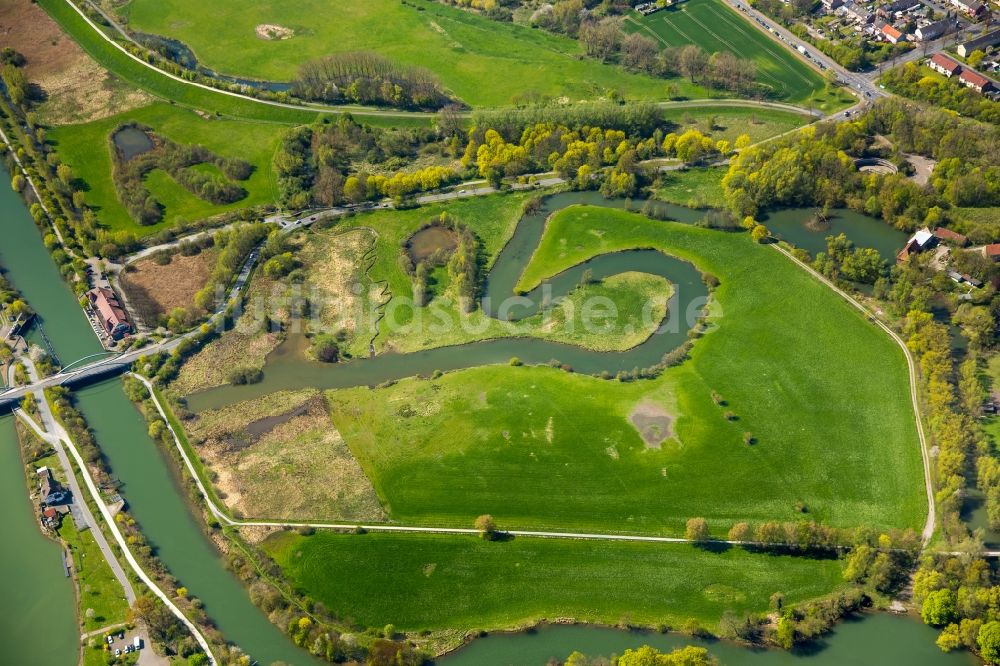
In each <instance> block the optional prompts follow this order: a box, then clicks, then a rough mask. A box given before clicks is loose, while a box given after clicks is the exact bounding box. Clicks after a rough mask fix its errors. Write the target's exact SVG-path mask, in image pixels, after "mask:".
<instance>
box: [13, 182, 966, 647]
mask: <svg viewBox="0 0 1000 666" xmlns="http://www.w3.org/2000/svg"><path fill="white" fill-rule="evenodd" d="M0 176H6V174H0ZM845 226H848V227H849V226H850V225H845ZM847 230H848V231H850V229H847ZM527 231H532V230H531V229H527ZM0 232H2V235H0V264H2V266H3V267H4V269H5V270H6V271H7V272H8V273H7V274H8V277H9V278H10V279H11V280H12V281H13V282H14V284H15V285H17V287H18V288H19V289H20V290H21V291H22V292H23V293H24V294H25V296H26V297H27V299H28V300H29V302H30V304H31V306H32V307H33V308H34V309H35V310H36V311H37V312H38V313H39V314H40V316H41V319H42V322H43V323H44V324H45V331H46V333H47V334H48V337H49V339H50V340H51V342H52V345H53V347H54V348H55V351H56V353H57V354H58V355H59V356H60V360H63V361H64V362H67V363H68V362H69V361H72V360H74V359H76V358H79V357H82V356H86V355H87V354H91V353H94V352H96V351H98V350H99V349H100V346H99V345H98V343H97V340H96V338H95V337H94V334H93V332H92V331H91V330H90V326H89V324H88V323H87V321H86V319H85V318H84V317H83V315H82V314H81V312H80V309H79V307H78V306H77V305H76V303H75V298H74V297H73V294H72V292H71V291H70V290H69V288H68V287H66V285H65V283H64V282H63V281H62V279H61V278H60V276H59V274H58V271H57V270H55V267H54V264H53V263H52V262H51V259H50V258H49V256H48V253H47V252H46V251H45V249H44V247H43V245H42V242H41V237H40V235H39V233H38V230H37V228H36V227H35V225H34V223H33V221H32V220H31V218H30V216H28V214H27V211H26V210H25V207H24V205H23V203H22V202H21V201H20V199H18V198H17V197H16V196H15V195H13V193H12V192H10V191H9V190H8V189H7V188H0ZM519 232H520V229H519ZM532 233H534V231H532ZM538 233H539V234H540V229H539V230H538ZM849 235H851V234H850V233H849ZM854 240H855V242H856V243H858V244H859V245H864V243H863V242H862V241H863V239H858V238H854ZM520 241H526V247H527V246H530V247H533V245H531V243H530V241H531V238H530V237H529V236H525V237H524V238H520V239H519V242H520ZM517 248H518V245H517V243H515V242H514V241H513V240H512V243H511V245H510V246H509V250H505V251H511V252H515V251H517V252H520V251H523V250H518V249H517ZM880 249H881V248H880ZM608 256H610V257H613V256H614V255H608ZM660 256H661V257H662V255H660ZM630 260H640V261H644V260H643V259H640V257H639V256H638V255H636V256H631V257H630ZM498 263H499V262H498ZM677 264H679V265H680V267H679V268H678V267H677V266H674V267H673V268H671V269H670V270H671V271H672V272H671V273H670V275H669V279H671V280H679V279H692V280H695V281H696V282H692V283H691V284H692V285H693V286H696V283H697V284H700V279H698V275H697V272H696V271H694V270H693V268H690V267H689V265H688V264H684V263H683V262H677ZM512 265H514V264H512ZM629 266H630V267H633V268H634V266H635V264H634V263H633V262H631V261H630V263H629ZM685 267H687V268H690V271H692V272H691V273H688V274H687V275H684V273H683V272H684V270H686V268H685ZM598 268H600V270H602V271H605V270H606V271H609V272H606V273H604V274H613V273H614V272H618V271H619V270H621V269H620V268H619V267H618V266H616V265H615V264H614V263H611V264H609V265H608V266H606V267H597V266H595V267H594V272H595V276H599V273H598V270H597V269H598ZM579 270H580V271H582V270H583V269H582V268H580V269H579ZM673 271H678V272H673ZM493 277H495V278H497V281H496V284H497V285H499V286H501V287H504V288H508V286H506V285H512V284H513V282H508V280H509V278H502V276H501V275H500V274H497V275H495V276H493ZM501 278H502V279H501ZM578 278H579V275H576V274H573V275H567V276H566V277H565V279H566V280H567V281H568V282H567V283H571V282H573V281H574V280H578ZM515 279H516V276H515ZM681 335H683V334H681ZM675 344H676V342H675ZM517 353H518V354H519V355H521V356H525V355H524V354H523V352H521V351H520V350H519V351H518V352H517ZM545 354H549V352H548V350H547V351H546V352H545ZM512 355H514V354H513V353H511V352H510V351H508V350H506V349H503V350H500V351H499V358H498V360H501V361H505V360H506V359H507V358H508V357H509V356H512ZM550 357H551V354H550V355H547V356H544V358H542V359H541V360H547V359H548V358H550ZM558 357H559V358H560V360H563V361H564V362H570V363H572V360H571V359H570V358H569V357H567V356H565V354H560V355H558ZM655 358H659V350H657V354H656V356H655ZM376 360H377V359H376ZM526 360H527V359H526ZM481 362H493V361H486V360H483V361H481ZM634 364H635V363H633V362H631V361H630V362H629V365H628V367H631V365H634ZM640 365H641V363H640ZM437 367H441V368H442V369H445V368H446V367H447V366H446V365H445V364H443V363H439V364H437ZM366 379H367V380H368V381H365V382H363V383H369V382H371V383H377V381H380V380H379V379H377V378H370V377H366ZM78 396H79V404H80V407H81V409H82V410H83V412H84V414H85V416H86V417H87V420H88V421H89V423H90V424H91V426H92V427H93V429H94V431H95V433H96V435H97V441H98V443H99V444H100V446H101V448H102V450H103V451H104V453H105V454H106V456H107V457H108V460H109V463H110V465H111V467H112V469H113V470H114V473H115V475H116V476H117V477H118V478H120V479H121V481H122V482H123V483H124V486H123V488H122V493H123V495H124V497H125V498H126V500H127V501H128V503H129V505H130V509H131V511H132V513H133V515H134V516H135V517H136V519H137V520H138V522H139V523H140V525H141V527H142V529H143V532H144V533H145V534H146V535H147V537H148V539H149V540H150V542H151V543H152V544H153V545H154V546H155V547H156V549H157V552H158V555H159V556H160V558H161V560H162V561H163V562H164V564H165V565H166V566H167V567H168V568H169V569H170V571H171V572H172V573H173V574H174V575H175V576H176V577H177V578H178V579H179V580H180V581H181V583H182V584H183V585H185V586H186V587H188V589H189V590H190V593H191V594H192V595H194V596H197V597H198V598H200V599H201V600H202V601H203V602H204V603H205V609H206V611H207V613H208V614H209V616H210V617H211V618H212V619H213V621H214V622H215V623H216V624H217V625H218V626H219V628H220V629H221V630H222V631H223V633H224V634H225V635H226V637H227V638H228V639H229V640H232V641H233V642H235V643H236V644H238V645H240V646H241V647H242V648H243V649H244V650H245V651H246V652H247V653H248V654H250V655H251V656H252V657H253V658H255V659H257V660H259V661H260V663H261V664H268V663H271V662H273V661H277V660H281V661H284V662H286V663H288V664H292V665H301V664H312V663H314V660H313V659H312V658H311V657H309V656H308V655H307V654H306V653H305V652H304V651H302V650H300V649H299V648H297V647H295V646H294V645H293V644H292V643H291V641H289V640H288V639H287V638H286V637H285V636H284V635H283V634H282V632H281V631H279V630H278V629H277V628H276V627H274V626H273V625H271V624H270V622H268V621H267V619H266V618H265V617H264V616H263V614H261V613H260V612H259V611H258V610H257V609H256V608H255V607H254V606H253V605H252V604H251V602H250V599H249V596H248V594H247V593H246V591H245V590H244V589H243V587H242V586H241V585H240V583H239V582H238V581H237V580H236V579H235V577H233V576H232V575H231V574H230V573H229V572H228V571H227V570H226V569H225V567H224V565H223V562H222V558H221V557H220V555H219V553H218V552H217V551H216V550H215V548H214V546H213V545H212V544H211V542H210V541H209V540H208V539H207V538H206V537H205V535H204V534H203V532H202V529H201V526H200V525H199V524H198V522H197V521H198V520H200V518H196V517H195V516H194V515H193V514H192V513H191V511H190V510H189V507H188V505H187V503H186V499H185V498H184V496H183V494H182V491H181V489H180V487H179V485H178V483H177V479H176V477H175V476H174V472H173V468H172V465H171V463H170V462H169V461H168V460H167V459H166V457H165V456H164V455H163V454H162V453H161V451H160V450H159V449H158V448H157V446H156V445H155V444H154V443H153V442H152V441H151V440H150V439H149V437H148V435H147V434H146V427H145V424H144V422H143V420H142V418H141V416H140V415H139V414H138V412H137V411H136V410H135V408H134V407H133V406H132V405H131V404H130V403H129V402H128V400H127V399H126V397H125V395H124V393H123V391H122V388H121V384H120V382H119V381H117V380H112V381H107V382H104V383H102V384H99V385H95V386H92V387H89V388H86V389H83V390H81V391H79V392H78ZM0 447H2V451H0V492H2V493H5V495H6V496H5V497H4V499H5V500H6V501H5V502H4V506H5V507H6V510H5V511H4V512H3V514H2V523H0V526H2V528H3V531H4V534H5V536H6V537H7V538H5V539H4V545H3V546H0V589H3V590H4V595H5V597H4V598H5V604H6V606H5V612H4V613H3V614H2V616H0V640H3V644H4V646H5V647H4V649H5V653H4V659H3V661H4V663H32V664H40V665H42V666H48V665H49V664H51V665H52V666H63V665H65V664H72V663H73V662H74V661H75V655H76V654H77V647H76V646H77V633H76V632H77V627H76V624H75V622H74V620H73V607H74V605H75V604H74V600H73V593H72V588H71V586H70V584H69V581H68V580H67V579H66V578H65V576H64V574H63V570H62V567H61V564H60V559H59V558H60V553H59V549H58V548H57V547H56V546H55V545H54V544H52V543H51V542H48V541H47V540H45V539H44V538H43V537H42V536H41V534H40V533H39V532H38V528H37V525H36V523H35V519H34V516H33V512H32V510H31V507H30V506H29V503H28V501H27V498H26V493H25V487H24V481H23V476H22V474H21V464H20V460H19V457H18V455H17V449H16V440H15V438H14V433H13V422H12V417H5V418H3V419H0ZM373 593H374V592H373ZM933 639H934V632H933V631H932V630H930V629H928V628H926V627H924V626H922V625H921V624H919V623H918V622H915V621H913V620H912V619H909V618H897V617H892V616H888V615H884V614H878V615H871V616H867V617H865V619H862V620H858V621H850V622H846V623H844V624H843V625H841V626H840V627H838V628H837V630H836V631H835V632H834V633H833V634H831V635H830V636H829V637H828V638H827V639H826V640H825V641H823V642H822V643H820V644H819V645H817V646H816V647H815V648H813V649H810V650H808V651H805V652H801V653H786V652H778V651H759V650H746V649H743V648H740V647H737V646H734V645H731V644H728V643H723V642H713V643H711V644H708V647H709V648H710V649H711V651H712V652H713V653H714V654H716V655H717V656H718V657H720V659H721V660H722V661H723V663H725V664H737V665H744V664H745V665H746V666H795V665H797V664H801V666H834V665H853V664H859V665H860V664H885V663H900V664H904V663H905V664H912V665H913V666H967V665H969V664H972V663H974V660H973V659H972V658H971V657H970V656H969V655H967V654H964V653H959V654H951V655H946V654H944V653H942V652H940V651H939V650H938V649H937V648H936V647H935V646H934V644H933ZM690 642H692V641H691V639H687V638H685V637H680V636H676V635H672V634H667V635H661V634H644V633H636V632H624V631H618V630H614V629H607V628H600V627H548V628H542V629H540V630H538V631H536V632H531V633H524V634H498V635H495V636H490V637H487V638H484V639H480V640H477V641H475V642H473V643H472V644H471V645H470V646H468V647H466V648H464V649H462V650H459V651H458V652H456V653H454V654H453V655H450V656H448V657H445V658H442V659H440V660H439V662H440V663H441V664H443V665H445V666H464V665H465V664H469V665H472V664H476V665H477V666H506V665H508V664H510V665H517V666H536V665H537V666H543V664H545V663H546V661H547V660H548V659H549V658H550V657H559V658H565V657H566V656H567V655H568V654H569V653H570V652H572V651H573V650H580V651H582V652H585V653H588V654H592V655H609V654H612V653H620V652H621V651H622V650H624V649H626V648H627V647H633V646H638V645H642V644H645V643H648V644H651V645H655V646H657V647H660V648H664V649H667V648H672V647H676V646H678V645H684V644H688V643H690Z"/></svg>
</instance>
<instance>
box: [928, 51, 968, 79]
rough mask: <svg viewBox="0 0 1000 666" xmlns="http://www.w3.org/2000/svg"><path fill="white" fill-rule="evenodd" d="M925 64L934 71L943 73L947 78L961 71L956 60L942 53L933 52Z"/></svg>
mask: <svg viewBox="0 0 1000 666" xmlns="http://www.w3.org/2000/svg"><path fill="white" fill-rule="evenodd" d="M927 66H928V67H930V68H931V69H933V70H934V71H935V72H940V73H941V74H944V75H945V76H947V77H948V78H949V79H950V78H951V77H953V76H954V75H955V74H958V73H959V72H961V71H962V66H961V65H960V64H958V62H957V61H955V60H952V59H951V58H949V57H948V56H946V55H945V54H943V53H935V54H934V55H932V56H931V59H930V60H928V61H927Z"/></svg>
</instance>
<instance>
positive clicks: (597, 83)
mask: <svg viewBox="0 0 1000 666" xmlns="http://www.w3.org/2000/svg"><path fill="white" fill-rule="evenodd" d="M123 13H124V14H125V15H126V16H127V18H128V21H129V24H130V25H131V27H132V28H133V29H136V30H141V31H143V32H147V33H154V34H160V35H166V36H168V37H172V38H174V39H178V40H180V41H182V42H184V43H185V44H187V45H188V46H189V47H190V48H191V49H192V50H193V51H194V52H195V54H196V55H197V57H198V58H199V60H200V61H201V62H202V64H204V65H206V66H207V67H210V68H212V69H214V70H216V71H219V72H222V73H225V74H232V75H239V76H249V77H255V78H262V79H267V80H273V81H288V80H290V79H292V78H293V77H294V76H295V75H296V72H297V71H298V68H299V66H300V65H301V64H302V63H304V62H306V61H308V60H311V59H314V58H319V57H322V56H325V55H329V54H331V53H333V52H343V51H359V50H368V51H376V52H378V53H380V54H382V55H385V56H387V57H389V58H392V59H393V60H395V61H398V62H400V63H405V64H408V65H416V66H421V67H426V68H427V69H430V70H431V71H432V72H434V73H435V74H437V76H438V77H439V78H440V80H441V82H442V83H443V85H444V86H445V87H446V88H448V89H450V90H451V92H452V93H453V94H455V95H456V96H458V97H459V98H461V99H462V100H464V101H465V102H466V103H468V104H470V105H472V106H499V105H505V104H509V103H510V102H511V100H512V98H514V97H515V96H519V95H523V94H525V93H528V92H532V93H538V94H541V95H548V96H553V97H560V96H566V97H568V98H570V99H571V100H576V99H595V98H597V97H601V96H604V95H605V93H607V92H608V91H609V90H614V91H618V92H620V93H622V94H623V95H624V96H625V97H628V98H632V99H667V98H668V97H669V96H670V94H669V92H668V89H669V87H670V86H671V85H676V86H678V87H679V94H680V95H682V96H684V97H692V98H693V97H704V96H705V92H704V90H703V89H702V88H700V87H699V86H695V85H692V84H691V83H689V82H687V81H685V80H683V79H680V78H677V79H672V80H670V81H665V80H663V79H656V78H652V77H649V76H643V75H639V74H631V73H627V72H625V71H623V70H622V69H621V68H619V67H616V66H613V65H605V64H602V63H600V62H597V61H596V60H591V59H586V58H579V56H580V55H581V53H582V48H581V46H580V45H579V44H578V43H577V42H576V41H575V40H572V39H569V38H567V37H563V36H559V35H555V34H550V33H546V32H544V31H542V30H532V29H531V28H528V27H525V26H520V25H515V24H512V23H504V22H497V21H491V20H489V19H487V18H485V17H482V16H479V15H477V14H475V13H472V12H467V11H463V10H460V9H456V8H453V7H448V6H445V5H442V4H440V3H438V2H434V1H429V0H413V2H407V3H400V2H397V1H396V0H367V1H366V2H364V3H334V4H331V3H329V2H326V1H324V0H300V1H299V2H271V3H252V4H249V5H248V4H247V3H245V2H239V1H238V0H222V1H220V2H215V3H210V4H206V3H203V2H197V1H195V0H167V1H165V2H164V1H161V0H134V1H133V2H132V3H130V4H129V5H127V6H126V7H125V8H124V9H123ZM262 24H277V25H280V26H282V27H285V28H290V29H291V30H292V32H293V36H292V37H290V38H288V39H274V40H267V39H260V38H258V37H257V36H256V32H255V29H256V27H257V26H258V25H262ZM484 81H489V82H490V84H489V85H483V82H484Z"/></svg>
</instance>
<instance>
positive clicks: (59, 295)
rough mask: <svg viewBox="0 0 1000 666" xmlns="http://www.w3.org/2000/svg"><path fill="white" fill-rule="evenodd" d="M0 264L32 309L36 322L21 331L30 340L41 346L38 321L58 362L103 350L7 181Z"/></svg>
mask: <svg viewBox="0 0 1000 666" xmlns="http://www.w3.org/2000/svg"><path fill="white" fill-rule="evenodd" d="M0 178H2V180H3V182H4V183H8V182H10V174H8V173H7V171H6V170H5V169H4V168H3V167H2V166H0ZM0 267H2V269H3V271H4V273H5V275H6V276H7V279H9V280H10V281H11V282H12V283H13V284H14V286H15V287H17V289H18V290H19V291H20V292H21V293H22V294H23V295H24V298H25V300H26V301H28V304H29V305H30V306H31V307H32V309H33V310H34V311H35V312H36V313H37V318H36V325H35V326H34V327H33V328H32V330H31V332H29V334H28V335H27V336H26V337H27V338H28V339H29V340H30V341H32V342H37V343H38V344H40V345H42V346H44V344H43V343H42V340H41V337H40V334H39V332H38V324H41V326H42V327H43V329H44V331H45V335H47V336H48V339H49V340H50V341H51V343H52V347H53V348H54V349H55V352H56V355H57V356H58V357H59V360H60V361H61V362H62V364H63V365H68V364H69V363H72V362H73V361H75V360H77V359H80V358H83V357H84V356H87V355H89V354H96V353H97V352H99V351H101V350H102V348H101V343H100V342H99V341H98V340H97V335H95V334H94V331H93V329H91V328H90V323H89V322H88V321H87V318H86V317H85V316H84V314H83V310H82V309H80V305H79V304H78V303H77V299H76V297H75V296H74V295H73V292H72V290H71V289H70V288H69V285H67V284H66V282H65V281H64V280H63V279H62V276H61V275H60V274H59V270H58V269H57V268H56V265H55V262H53V261H52V257H50V256H49V253H48V251H47V250H46V249H45V246H44V245H43V244H42V236H41V233H40V231H39V229H38V227H37V226H35V221H34V220H33V219H32V218H31V215H29V214H28V209H27V208H25V206H24V201H22V200H21V198H20V196H19V195H18V194H17V193H16V192H14V191H13V190H12V189H11V188H10V187H7V186H6V185H4V186H3V187H0Z"/></svg>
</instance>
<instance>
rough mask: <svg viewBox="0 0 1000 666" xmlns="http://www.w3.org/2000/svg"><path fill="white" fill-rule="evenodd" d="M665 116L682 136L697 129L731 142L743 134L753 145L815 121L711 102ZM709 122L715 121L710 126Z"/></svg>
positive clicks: (787, 113)
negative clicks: (717, 104) (684, 132)
mask: <svg viewBox="0 0 1000 666" xmlns="http://www.w3.org/2000/svg"><path fill="white" fill-rule="evenodd" d="M663 117H664V118H665V119H667V120H668V121H670V122H672V123H674V125H676V127H674V128H673V129H672V130H671V131H673V132H676V133H681V132H683V131H685V130H687V129H690V128H694V129H697V130H699V131H700V132H702V133H703V134H706V135H708V136H711V137H712V138H713V139H714V140H716V141H718V140H719V139H725V140H727V141H729V142H730V143H732V142H733V141H735V140H736V137H738V136H739V135H741V134H746V135H748V136H749V137H750V141H751V142H753V143H757V142H758V141H763V140H764V139H770V138H771V137H773V136H777V135H778V134H783V133H785V132H789V131H791V130H794V129H797V128H799V127H802V126H803V125H806V124H808V123H809V122H811V121H812V120H813V118H812V116H808V115H803V114H799V113H793V112H791V111H782V110H780V109H770V108H766V107H760V108H749V107H739V106H712V105H711V102H705V105H704V106H700V105H699V106H697V107H685V108H666V109H664V110H663ZM709 121H712V123H711V126H710V125H709Z"/></svg>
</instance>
